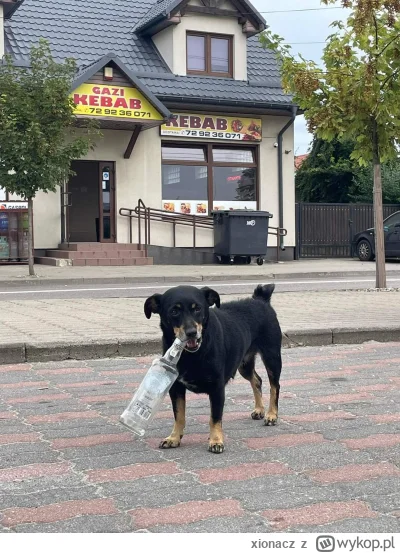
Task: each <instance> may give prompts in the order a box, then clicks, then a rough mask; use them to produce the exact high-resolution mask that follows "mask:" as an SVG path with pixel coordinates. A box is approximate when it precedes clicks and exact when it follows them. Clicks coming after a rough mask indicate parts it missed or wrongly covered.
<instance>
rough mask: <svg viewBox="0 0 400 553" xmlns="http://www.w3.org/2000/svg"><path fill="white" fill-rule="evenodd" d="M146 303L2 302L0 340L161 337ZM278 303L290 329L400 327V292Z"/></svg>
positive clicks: (304, 295)
mask: <svg viewBox="0 0 400 553" xmlns="http://www.w3.org/2000/svg"><path fill="white" fill-rule="evenodd" d="M216 289H217V290H218V287H217V286H216ZM156 290H157V287H155V288H154V291H156ZM150 293H152V290H149V294H150ZM241 297H248V296H240V295H224V296H222V301H223V302H228V301H230V300H232V299H237V298H241ZM143 305H144V299H143V298H104V299H65V300H64V299H61V300H46V299H40V300H14V301H7V302H1V304H0V343H1V344H11V343H20V342H28V343H34V344H40V343H49V344H50V343H52V342H53V343H57V342H67V343H68V342H69V343H74V342H79V341H84V342H90V341H95V340H116V341H117V340H121V341H123V340H134V341H135V340H136V341H137V342H139V343H145V342H146V341H157V340H159V339H160V329H159V318H158V317H157V316H154V317H152V318H151V319H150V320H147V319H146V318H145V316H144V313H143ZM272 305H273V306H274V308H275V309H276V311H277V314H278V318H279V320H280V323H281V326H282V330H283V331H284V332H287V331H293V330H298V331H304V330H307V329H316V330H329V329H330V330H332V329H336V328H344V329H351V328H352V329H357V328H358V329H368V328H370V329H371V328H382V329H385V328H388V329H389V328H395V327H397V328H399V327H400V319H399V305H400V292H365V291H361V292H357V291H349V292H290V293H281V294H278V293H275V294H274V295H273V298H272ZM145 353H146V352H145Z"/></svg>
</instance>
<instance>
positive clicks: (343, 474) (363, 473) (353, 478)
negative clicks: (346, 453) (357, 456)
mask: <svg viewBox="0 0 400 553" xmlns="http://www.w3.org/2000/svg"><path fill="white" fill-rule="evenodd" d="M308 476H309V477H310V478H311V479H312V480H315V482H320V483H321V484H330V483H332V482H361V481H363V480H371V479H372V478H378V477H379V476H400V469H399V468H397V467H396V466H395V465H392V464H391V463H375V464H369V465H344V466H342V467H337V468H333V469H325V470H316V471H313V472H309V473H308Z"/></svg>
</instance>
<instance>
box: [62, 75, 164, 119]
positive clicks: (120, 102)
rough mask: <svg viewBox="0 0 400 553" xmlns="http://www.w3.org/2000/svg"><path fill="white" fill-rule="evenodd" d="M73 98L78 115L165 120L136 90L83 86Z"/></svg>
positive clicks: (119, 87)
mask: <svg viewBox="0 0 400 553" xmlns="http://www.w3.org/2000/svg"><path fill="white" fill-rule="evenodd" d="M71 98H72V100H73V102H74V104H75V109H74V113H75V114H76V115H85V116H91V117H117V118H123V119H144V120H147V121H151V120H153V121H154V120H155V121H161V120H162V119H163V117H162V115H161V114H160V113H159V112H158V111H157V110H156V109H155V108H154V107H153V106H152V105H151V104H150V102H149V101H148V100H146V98H145V97H144V96H143V94H141V93H140V92H139V91H138V90H137V89H136V88H129V87H124V86H118V87H113V86H102V85H93V84H82V85H81V86H80V87H78V88H77V89H76V90H75V91H74V92H73V93H72V95H71Z"/></svg>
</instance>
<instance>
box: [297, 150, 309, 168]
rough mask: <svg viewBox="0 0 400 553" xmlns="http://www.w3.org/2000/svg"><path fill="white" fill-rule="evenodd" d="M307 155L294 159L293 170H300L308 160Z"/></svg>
mask: <svg viewBox="0 0 400 553" xmlns="http://www.w3.org/2000/svg"><path fill="white" fill-rule="evenodd" d="M308 156H309V154H301V155H299V156H295V158H294V168H295V170H296V171H298V170H299V169H300V167H301V166H302V165H303V163H304V162H305V160H306V159H307V158H308Z"/></svg>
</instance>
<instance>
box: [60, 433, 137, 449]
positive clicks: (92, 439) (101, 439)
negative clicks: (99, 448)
mask: <svg viewBox="0 0 400 553" xmlns="http://www.w3.org/2000/svg"><path fill="white" fill-rule="evenodd" d="M132 440H133V437H132V434H98V435H91V436H90V435H89V436H83V437H82V438H59V439H57V440H53V441H52V446H53V447H54V448H55V449H65V448H67V447H93V446H95V445H103V444H121V443H124V442H132Z"/></svg>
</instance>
